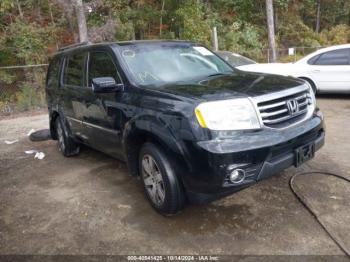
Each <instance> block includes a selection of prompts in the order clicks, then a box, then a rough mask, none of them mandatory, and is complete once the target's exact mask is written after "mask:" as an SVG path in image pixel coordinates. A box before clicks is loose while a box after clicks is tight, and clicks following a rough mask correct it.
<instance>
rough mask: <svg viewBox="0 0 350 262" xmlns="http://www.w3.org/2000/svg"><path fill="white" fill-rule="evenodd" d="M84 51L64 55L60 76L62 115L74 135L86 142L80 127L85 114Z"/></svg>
mask: <svg viewBox="0 0 350 262" xmlns="http://www.w3.org/2000/svg"><path fill="white" fill-rule="evenodd" d="M86 54H87V53H86V52H76V53H73V54H70V55H67V56H66V57H65V61H64V73H63V77H62V82H63V85H62V93H63V96H62V100H63V107H62V109H63V111H64V116H65V117H66V119H67V120H68V123H69V127H70V129H71V132H72V134H73V135H74V136H76V137H77V138H79V139H80V140H82V142H86V140H87V138H88V137H87V136H86V134H85V133H84V129H83V128H82V121H83V118H84V115H85V114H86V109H85V104H84V101H85V99H84V97H85V96H86V95H87V94H86V93H87V88H86V86H85V84H84V82H85V81H84V79H85V73H84V72H85V67H86V66H85V62H86V56H87V55H86Z"/></svg>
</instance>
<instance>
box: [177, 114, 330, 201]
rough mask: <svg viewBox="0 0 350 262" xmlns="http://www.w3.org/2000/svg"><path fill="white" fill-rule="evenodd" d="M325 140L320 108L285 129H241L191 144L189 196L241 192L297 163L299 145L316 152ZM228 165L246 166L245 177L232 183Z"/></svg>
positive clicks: (204, 197)
mask: <svg viewBox="0 0 350 262" xmlns="http://www.w3.org/2000/svg"><path fill="white" fill-rule="evenodd" d="M324 141H325V130H324V125H323V116H322V113H321V112H320V111H318V112H317V113H315V114H314V116H313V117H312V118H311V119H309V120H307V121H305V122H303V123H301V124H299V125H295V126H291V127H289V128H286V129H283V130H278V129H264V130H261V131H259V132H249V133H243V132H242V133H237V136H235V137H233V138H230V139H225V140H211V141H201V142H198V143H197V144H193V145H191V146H188V149H189V151H190V155H191V160H190V162H191V163H192V167H191V170H192V172H190V173H188V174H186V176H184V177H183V181H184V184H185V187H186V190H187V193H188V197H189V198H190V200H192V202H204V201H208V200H212V199H215V198H218V197H221V196H225V195H228V194H231V193H233V192H236V191H239V190H241V189H243V188H245V187H247V186H249V185H252V184H254V183H256V182H257V181H260V180H262V179H265V178H267V177H270V176H272V175H274V174H277V173H279V172H281V171H282V170H284V169H286V168H288V167H290V166H292V165H294V163H295V149H296V148H298V147H300V146H303V145H306V144H308V143H314V145H315V151H317V150H319V149H320V148H321V147H322V146H323V144H324ZM228 167H235V168H240V169H244V170H245V172H246V178H245V179H244V180H243V181H242V182H241V183H237V184H233V183H231V182H230V181H229V179H228V174H229V171H228Z"/></svg>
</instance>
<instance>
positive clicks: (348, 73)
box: [310, 48, 350, 92]
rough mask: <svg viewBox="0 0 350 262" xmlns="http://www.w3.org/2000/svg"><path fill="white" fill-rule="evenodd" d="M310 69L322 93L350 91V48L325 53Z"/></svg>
mask: <svg viewBox="0 0 350 262" xmlns="http://www.w3.org/2000/svg"><path fill="white" fill-rule="evenodd" d="M310 67H311V72H310V73H311V75H312V78H313V79H314V80H315V82H316V85H317V87H318V89H319V90H320V91H324V92H332V91H336V92H349V91H350V48H344V49H338V50H334V51H329V52H325V53H323V54H321V55H319V57H318V58H317V59H316V60H315V61H313V65H311V66H310Z"/></svg>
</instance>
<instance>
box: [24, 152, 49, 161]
mask: <svg viewBox="0 0 350 262" xmlns="http://www.w3.org/2000/svg"><path fill="white" fill-rule="evenodd" d="M24 153H26V154H28V155H31V154H35V155H34V158H36V159H40V160H41V159H43V158H44V157H45V153H44V152H39V151H37V150H33V149H32V150H27V151H24Z"/></svg>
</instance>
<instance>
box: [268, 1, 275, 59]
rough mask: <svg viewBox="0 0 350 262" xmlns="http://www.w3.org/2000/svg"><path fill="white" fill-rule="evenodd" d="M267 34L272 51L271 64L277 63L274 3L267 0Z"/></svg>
mask: <svg viewBox="0 0 350 262" xmlns="http://www.w3.org/2000/svg"><path fill="white" fill-rule="evenodd" d="M266 18H267V32H268V38H269V48H270V49H271V51H272V52H271V62H276V61H277V52H276V40H275V27H274V22H273V2H272V0H266ZM269 51H270V50H269Z"/></svg>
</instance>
